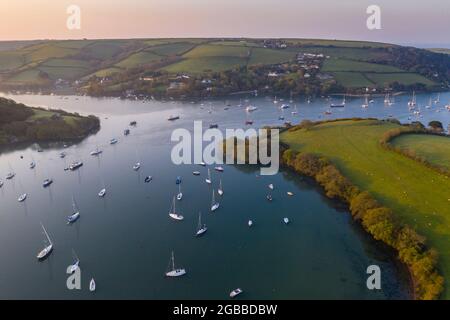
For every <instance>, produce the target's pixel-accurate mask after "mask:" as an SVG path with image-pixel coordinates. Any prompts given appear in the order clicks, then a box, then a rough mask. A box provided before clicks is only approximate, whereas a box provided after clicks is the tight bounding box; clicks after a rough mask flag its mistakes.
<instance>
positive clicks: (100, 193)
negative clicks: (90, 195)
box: [98, 188, 106, 198]
mask: <svg viewBox="0 0 450 320" xmlns="http://www.w3.org/2000/svg"><path fill="white" fill-rule="evenodd" d="M105 195H106V189H105V188H103V189H102V190H100V192H99V193H98V196H99V197H100V198H103V197H104V196H105Z"/></svg>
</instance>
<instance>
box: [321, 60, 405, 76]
mask: <svg viewBox="0 0 450 320" xmlns="http://www.w3.org/2000/svg"><path fill="white" fill-rule="evenodd" d="M322 71H324V72H335V71H352V72H358V71H360V72H365V71H366V72H390V73H394V72H404V71H403V70H401V69H399V68H396V67H392V66H388V65H383V64H376V63H368V62H363V61H352V60H347V59H336V58H331V59H326V60H325V62H324V63H323V67H322Z"/></svg>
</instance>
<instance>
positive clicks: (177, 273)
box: [166, 251, 186, 278]
mask: <svg viewBox="0 0 450 320" xmlns="http://www.w3.org/2000/svg"><path fill="white" fill-rule="evenodd" d="M170 265H172V269H171V270H170V271H168V272H166V277H171V278H173V277H180V276H183V275H185V274H186V270H185V269H176V268H175V256H174V254H173V251H172V257H171V258H170V261H169V266H170Z"/></svg>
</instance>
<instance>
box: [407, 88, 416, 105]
mask: <svg viewBox="0 0 450 320" xmlns="http://www.w3.org/2000/svg"><path fill="white" fill-rule="evenodd" d="M408 106H409V107H415V106H416V92H415V91H413V95H412V99H411V100H410V101H408Z"/></svg>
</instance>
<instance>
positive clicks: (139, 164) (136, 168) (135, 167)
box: [133, 162, 141, 171]
mask: <svg viewBox="0 0 450 320" xmlns="http://www.w3.org/2000/svg"><path fill="white" fill-rule="evenodd" d="M140 168H141V163H140V162H136V163H135V165H134V166H133V170H134V171H138V170H139V169H140Z"/></svg>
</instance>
